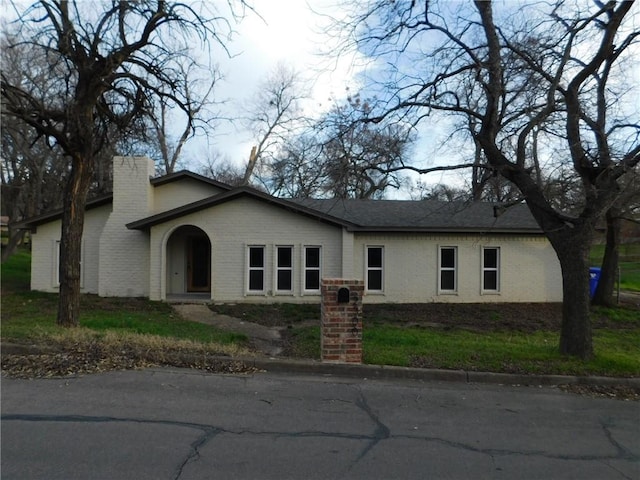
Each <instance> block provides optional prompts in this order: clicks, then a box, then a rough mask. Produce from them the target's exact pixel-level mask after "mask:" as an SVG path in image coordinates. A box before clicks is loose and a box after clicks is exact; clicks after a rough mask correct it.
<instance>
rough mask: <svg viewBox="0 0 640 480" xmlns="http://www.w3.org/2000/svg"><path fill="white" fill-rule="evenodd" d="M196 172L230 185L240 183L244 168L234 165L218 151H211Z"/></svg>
mask: <svg viewBox="0 0 640 480" xmlns="http://www.w3.org/2000/svg"><path fill="white" fill-rule="evenodd" d="M198 172H199V173H200V174H201V175H204V176H205V177H209V178H213V179H215V180H217V181H219V182H222V183H226V184H227V185H231V186H239V185H242V180H243V176H244V168H243V167H242V166H239V165H236V164H234V163H233V162H231V160H229V158H226V157H223V156H222V155H221V154H220V152H218V151H215V150H213V151H211V152H209V154H208V155H207V156H206V160H205V162H204V163H203V164H201V165H200V166H199V167H198Z"/></svg>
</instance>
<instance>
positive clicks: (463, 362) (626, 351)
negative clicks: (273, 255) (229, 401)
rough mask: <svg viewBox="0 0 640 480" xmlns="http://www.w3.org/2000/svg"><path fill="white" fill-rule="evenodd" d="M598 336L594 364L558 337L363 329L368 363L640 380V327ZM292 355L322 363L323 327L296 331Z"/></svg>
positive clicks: (386, 327) (550, 334) (381, 327)
mask: <svg viewBox="0 0 640 480" xmlns="http://www.w3.org/2000/svg"><path fill="white" fill-rule="evenodd" d="M638 323H640V322H637V323H636V327H635V328H631V329H623V330H609V329H606V330H604V329H602V330H601V329H597V330H595V331H594V336H593V337H594V338H593V342H594V348H595V351H596V356H595V358H594V359H593V360H590V361H588V362H582V361H580V360H577V359H574V358H570V357H565V356H562V355H560V354H559V353H558V339H559V333H558V332H549V331H540V332H534V333H525V332H512V331H504V332H483V333H479V332H470V331H466V330H456V329H453V330H447V331H440V330H437V329H431V328H420V327H410V328H406V327H399V326H393V325H371V326H367V325H366V320H365V325H364V332H363V343H364V362H365V363H369V364H374V365H398V366H405V367H423V368H444V369H462V370H470V371H488V372H507V373H532V374H558V375H604V376H622V377H628V376H634V377H635V376H640V325H638ZM290 336H291V344H292V345H291V354H292V355H294V356H299V357H306V358H316V359H319V358H320V327H300V328H294V329H292V330H291V332H290Z"/></svg>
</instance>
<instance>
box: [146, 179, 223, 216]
mask: <svg viewBox="0 0 640 480" xmlns="http://www.w3.org/2000/svg"><path fill="white" fill-rule="evenodd" d="M222 192H223V190H222V189H220V188H218V187H216V186H214V185H209V184H207V183H203V182H199V181H197V180H194V179H192V178H185V179H181V180H179V181H175V182H170V183H165V184H163V185H158V186H156V187H154V188H153V197H154V199H153V203H154V204H153V213H160V212H165V211H167V210H171V209H173V208H176V207H181V206H182V205H186V204H188V203H191V202H196V201H198V200H202V199H203V198H208V197H210V196H212V195H215V194H217V193H222Z"/></svg>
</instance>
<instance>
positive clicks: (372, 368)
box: [234, 357, 640, 390]
mask: <svg viewBox="0 0 640 480" xmlns="http://www.w3.org/2000/svg"><path fill="white" fill-rule="evenodd" d="M234 360H235V361H241V362H243V363H245V364H246V365H249V366H253V367H254V368H257V369H259V370H265V371H267V372H277V373H302V374H316V375H331V376H336V377H348V378H367V379H381V380H392V379H405V380H422V381H439V382H462V383H488V384H500V385H546V386H549V385H598V386H613V385H626V386H630V387H633V388H636V389H638V390H640V378H626V377H599V376H575V375H523V374H511V373H493V372H473V371H466V370H441V369H427V368H410V367H397V366H392V365H361V364H346V363H322V362H318V361H314V360H282V359H278V358H258V357H255V358H234Z"/></svg>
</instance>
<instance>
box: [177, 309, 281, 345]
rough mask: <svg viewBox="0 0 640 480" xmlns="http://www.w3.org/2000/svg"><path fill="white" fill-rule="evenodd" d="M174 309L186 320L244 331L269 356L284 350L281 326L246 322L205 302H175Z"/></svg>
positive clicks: (253, 343)
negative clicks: (210, 306)
mask: <svg viewBox="0 0 640 480" xmlns="http://www.w3.org/2000/svg"><path fill="white" fill-rule="evenodd" d="M172 306H173V309H174V310H175V311H176V312H177V313H178V315H180V316H181V317H182V318H184V319H185V320H190V321H192V322H199V323H204V324H207V325H212V326H214V327H216V328H219V329H220V330H225V331H228V332H234V333H242V334H244V335H246V336H247V337H249V341H250V343H251V346H253V347H254V348H255V349H256V350H257V351H258V352H260V353H263V354H264V355H267V356H270V357H272V356H275V355H279V354H280V353H281V352H282V337H281V335H280V329H279V328H269V327H265V326H263V325H259V324H257V323H251V322H245V321H244V320H240V319H239V318H235V317H230V316H228V315H221V314H219V313H215V312H213V311H211V309H210V308H209V307H208V306H207V305H204V304H201V303H200V304H197V303H185V304H174V305H172Z"/></svg>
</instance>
